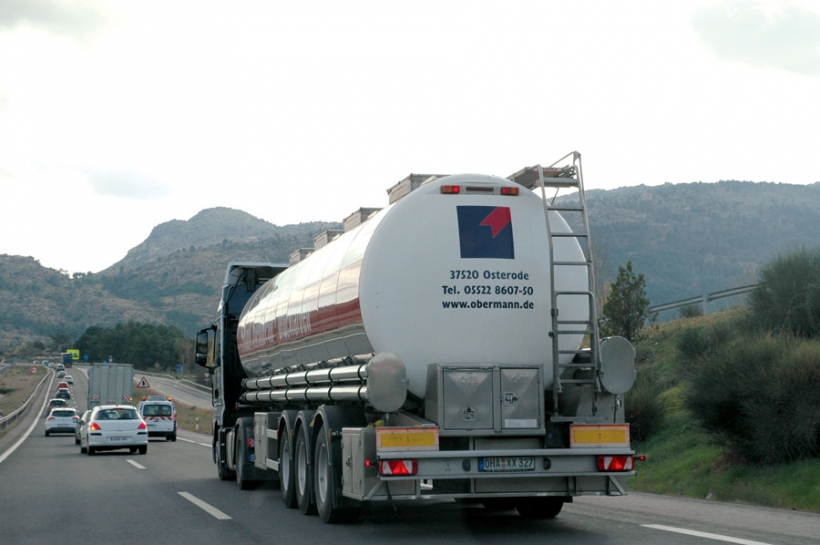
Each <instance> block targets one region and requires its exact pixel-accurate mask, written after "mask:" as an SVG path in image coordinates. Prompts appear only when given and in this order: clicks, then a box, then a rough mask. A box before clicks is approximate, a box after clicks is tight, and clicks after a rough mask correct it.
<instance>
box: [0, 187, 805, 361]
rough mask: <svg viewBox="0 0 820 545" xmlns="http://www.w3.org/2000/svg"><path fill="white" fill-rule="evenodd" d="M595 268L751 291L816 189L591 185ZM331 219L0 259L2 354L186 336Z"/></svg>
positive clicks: (224, 219) (200, 222) (196, 231)
mask: <svg viewBox="0 0 820 545" xmlns="http://www.w3.org/2000/svg"><path fill="white" fill-rule="evenodd" d="M586 198H587V205H588V210H589V220H590V232H591V238H592V240H593V246H594V248H595V251H596V252H595V258H596V260H597V261H598V264H599V268H600V270H601V273H600V274H599V273H598V272H597V271H596V275H597V276H598V280H599V283H601V281H602V280H603V282H608V281H611V280H612V279H614V277H615V275H616V273H617V268H618V267H619V266H621V265H625V264H626V262H627V261H630V260H631V261H632V263H633V268H634V270H635V271H636V272H638V273H642V274H644V276H645V278H646V283H647V295H648V297H649V299H650V301H651V302H652V303H653V304H658V303H665V302H669V301H674V300H678V299H683V298H687V297H692V296H696V295H700V294H703V293H709V292H713V291H718V290H721V289H726V288H732V287H736V286H739V285H745V284H751V283H754V282H755V281H756V273H757V270H758V269H759V267H760V266H761V265H763V264H765V263H766V262H767V261H769V260H771V259H772V258H774V257H775V256H776V255H777V254H778V253H782V252H786V251H789V250H792V249H797V248H800V247H812V246H816V245H817V244H818V242H817V241H820V212H818V210H820V183H815V184H811V185H808V186H803V185H791V184H776V183H772V182H740V181H722V182H717V183H710V184H706V183H701V182H694V183H691V184H664V185H660V186H634V187H625V188H619V189H614V190H588V191H587V192H586ZM340 227H341V226H340V224H339V223H338V222H309V223H300V224H293V225H286V226H276V225H274V224H271V223H269V222H266V221H264V220H261V219H259V218H256V217H254V216H252V215H250V214H248V213H246V212H243V211H241V210H235V209H231V208H224V207H217V208H210V209H205V210H202V211H201V212H199V213H198V214H196V215H195V216H193V217H192V218H191V219H189V220H187V221H185V220H172V221H169V222H165V223H162V224H160V225H157V226H156V227H155V228H154V229H153V230H152V231H151V234H150V235H149V236H148V237H147V238H146V240H145V241H143V242H142V243H141V244H139V245H137V246H135V247H134V248H132V249H131V250H129V252H128V253H127V255H126V257H125V258H124V259H122V260H121V261H119V262H117V263H114V264H112V265H111V266H110V267H108V268H107V269H105V270H103V271H101V272H99V273H85V274H82V273H77V274H74V275H73V277H68V276H67V275H66V274H62V273H61V272H59V271H56V270H54V269H48V268H46V267H42V266H41V265H40V264H39V262H38V261H37V260H36V259H35V258H31V257H28V258H24V257H21V256H8V255H0V354H2V351H3V350H6V351H9V350H11V351H13V350H14V348H15V347H19V346H21V345H22V344H24V343H25V342H27V341H29V340H31V339H33V338H40V339H43V338H48V336H49V335H52V334H54V333H55V332H60V331H64V332H67V333H68V334H70V335H71V336H72V337H74V338H76V337H77V336H79V335H80V334H81V333H82V332H83V331H84V330H85V329H86V328H88V327H91V326H105V327H112V326H114V325H116V324H117V323H123V322H127V321H129V320H130V321H140V322H148V323H159V324H166V325H176V326H178V327H180V328H181V329H182V330H183V331H184V332H185V333H186V334H192V333H193V332H194V331H196V330H197V329H199V328H201V327H203V326H205V325H206V324H207V323H209V322H210V321H211V319H212V313H213V312H214V311H215V309H216V305H217V302H218V293H219V290H220V288H221V283H222V280H223V277H224V272H225V266H226V265H227V263H228V262H230V261H237V260H248V261H266V262H276V263H287V262H288V259H289V256H290V254H291V252H292V251H294V250H296V249H298V248H304V247H312V246H313V239H314V237H315V236H317V235H318V234H320V233H321V232H323V231H325V230H327V229H338V228H340Z"/></svg>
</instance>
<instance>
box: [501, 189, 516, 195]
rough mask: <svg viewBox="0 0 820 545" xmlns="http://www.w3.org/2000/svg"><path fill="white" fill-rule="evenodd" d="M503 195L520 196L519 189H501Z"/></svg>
mask: <svg viewBox="0 0 820 545" xmlns="http://www.w3.org/2000/svg"><path fill="white" fill-rule="evenodd" d="M501 194H502V195H511V196H513V197H515V196H516V195H518V188H517V187H502V188H501Z"/></svg>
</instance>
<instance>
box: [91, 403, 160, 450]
mask: <svg viewBox="0 0 820 545" xmlns="http://www.w3.org/2000/svg"><path fill="white" fill-rule="evenodd" d="M117 449H129V450H130V451H131V452H139V453H140V454H145V453H146V452H148V425H147V424H146V423H145V420H143V419H142V416H140V413H139V411H137V408H136V407H134V406H133V405H100V406H99V407H94V409H93V410H92V411H91V414H90V415H89V417H88V422H87V423H84V424H83V426H82V428H81V430H80V452H81V453H83V454H85V453H88V455H89V456H90V455H93V454H94V453H96V452H99V451H103V450H117Z"/></svg>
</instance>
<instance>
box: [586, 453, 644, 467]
mask: <svg viewBox="0 0 820 545" xmlns="http://www.w3.org/2000/svg"><path fill="white" fill-rule="evenodd" d="M645 460H646V456H643V455H641V456H638V457H637V459H636V458H635V457H634V456H598V471H634V469H635V462H636V461H637V462H643V461H645Z"/></svg>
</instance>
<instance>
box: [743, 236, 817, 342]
mask: <svg viewBox="0 0 820 545" xmlns="http://www.w3.org/2000/svg"><path fill="white" fill-rule="evenodd" d="M749 307H750V309H751V317H752V319H753V322H754V323H755V324H756V325H757V326H759V327H761V328H763V329H766V330H768V331H772V332H774V333H790V334H793V335H796V336H798V337H802V338H811V337H817V336H820V249H816V250H811V251H810V250H806V249H801V250H798V251H795V252H793V253H791V254H788V255H785V256H779V257H777V258H776V259H775V260H774V261H771V262H770V263H768V264H767V265H766V266H764V267H763V268H762V269H761V271H760V285H759V287H758V288H757V289H755V290H754V291H753V292H751V293H750V294H749Z"/></svg>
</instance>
